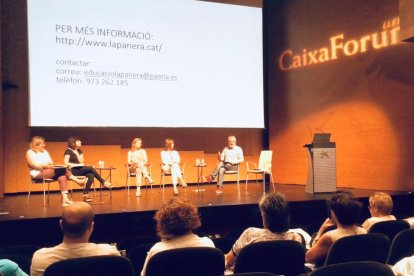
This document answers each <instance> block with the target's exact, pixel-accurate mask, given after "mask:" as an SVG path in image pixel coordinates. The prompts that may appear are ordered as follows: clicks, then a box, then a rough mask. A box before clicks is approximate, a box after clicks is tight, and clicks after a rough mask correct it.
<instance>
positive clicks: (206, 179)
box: [203, 175, 213, 183]
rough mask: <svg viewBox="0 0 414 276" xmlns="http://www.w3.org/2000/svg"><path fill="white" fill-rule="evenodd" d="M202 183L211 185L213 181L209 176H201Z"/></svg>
mask: <svg viewBox="0 0 414 276" xmlns="http://www.w3.org/2000/svg"><path fill="white" fill-rule="evenodd" d="M203 179H204V182H207V183H211V182H212V181H213V177H212V176H211V175H206V176H204V175H203Z"/></svg>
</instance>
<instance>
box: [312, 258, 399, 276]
mask: <svg viewBox="0 0 414 276" xmlns="http://www.w3.org/2000/svg"><path fill="white" fill-rule="evenodd" d="M309 275H310V276H332V275H335V276H371V275H372V276H393V275H394V273H393V272H392V270H391V268H390V267H389V266H387V265H386V264H382V263H378V262H368V261H366V262H349V263H340V264H332V265H328V266H324V267H321V268H318V269H317V270H315V271H313V272H312V273H310V274H309Z"/></svg>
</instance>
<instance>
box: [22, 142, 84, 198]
mask: <svg viewBox="0 0 414 276" xmlns="http://www.w3.org/2000/svg"><path fill="white" fill-rule="evenodd" d="M45 147H46V144H45V139H44V138H43V137H40V136H34V137H33V138H32V141H31V142H30V149H29V150H28V151H27V153H26V159H27V163H28V165H29V168H30V175H31V177H32V178H34V179H43V178H52V179H55V180H57V181H58V182H59V187H60V191H61V193H62V205H63V206H67V205H70V204H72V203H73V202H72V201H71V200H70V199H69V198H68V184H67V180H68V179H70V180H73V181H75V182H76V183H78V184H79V185H83V181H81V180H79V179H77V178H76V177H75V176H74V175H72V173H70V172H69V171H68V170H67V169H66V168H64V167H61V168H59V169H57V168H55V166H54V163H53V160H52V158H51V157H50V155H49V153H48V152H47V150H46V149H45Z"/></svg>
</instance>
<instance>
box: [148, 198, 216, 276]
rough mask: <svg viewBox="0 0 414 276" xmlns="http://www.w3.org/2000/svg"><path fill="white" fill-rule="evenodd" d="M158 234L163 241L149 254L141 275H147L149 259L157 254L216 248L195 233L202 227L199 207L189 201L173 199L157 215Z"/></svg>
mask: <svg viewBox="0 0 414 276" xmlns="http://www.w3.org/2000/svg"><path fill="white" fill-rule="evenodd" d="M154 218H155V221H156V222H157V233H158V236H159V237H160V238H161V240H162V241H160V242H158V243H156V244H155V245H154V246H153V247H152V248H151V249H150V251H149V252H148V255H147V258H146V259H145V264H144V267H143V269H142V271H141V275H142V276H143V275H145V270H146V269H147V264H148V261H149V259H151V257H152V256H154V255H155V254H156V253H158V252H161V251H165V250H169V249H175V248H184V247H214V243H213V241H212V240H210V239H209V238H207V237H203V238H200V237H199V236H197V235H196V234H194V233H193V231H194V230H195V229H197V228H198V227H200V226H201V220H200V215H199V213H198V210H197V207H195V206H194V205H193V204H192V203H190V202H189V201H187V200H182V199H176V198H173V199H171V200H170V201H169V202H168V203H166V204H164V205H163V206H162V207H161V208H160V209H159V210H158V211H157V213H156V214H155V216H154Z"/></svg>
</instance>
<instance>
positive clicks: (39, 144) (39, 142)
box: [30, 136, 45, 151]
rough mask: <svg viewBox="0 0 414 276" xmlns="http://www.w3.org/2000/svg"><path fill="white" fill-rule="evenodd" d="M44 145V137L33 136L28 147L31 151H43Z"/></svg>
mask: <svg viewBox="0 0 414 276" xmlns="http://www.w3.org/2000/svg"><path fill="white" fill-rule="evenodd" d="M44 147H45V138H43V137H41V136H34V137H33V138H32V141H30V149H31V150H33V151H43V149H44Z"/></svg>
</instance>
